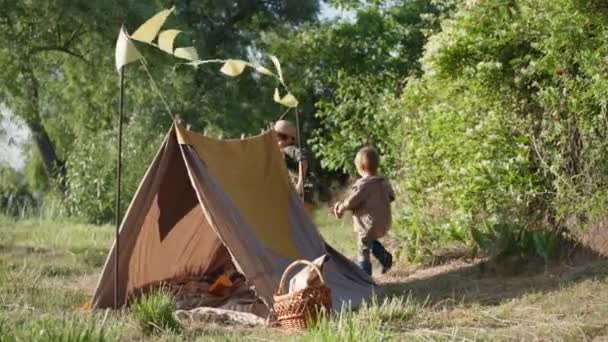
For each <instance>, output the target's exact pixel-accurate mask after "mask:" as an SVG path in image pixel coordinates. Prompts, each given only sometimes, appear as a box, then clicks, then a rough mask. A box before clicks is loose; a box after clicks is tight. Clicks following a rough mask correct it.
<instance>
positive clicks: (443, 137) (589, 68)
mask: <svg viewBox="0 0 608 342" xmlns="http://www.w3.org/2000/svg"><path fill="white" fill-rule="evenodd" d="M594 6H596V7H597V4H591V3H582V2H580V1H575V0H559V1H544V0H542V1H517V2H515V1H499V0H494V1H476V2H468V3H462V4H460V5H459V6H458V9H457V10H456V11H455V12H454V13H453V15H451V16H450V17H449V18H446V19H444V20H443V21H442V24H441V32H439V33H437V34H435V35H433V36H431V37H430V38H429V41H428V43H427V44H426V46H425V53H424V57H423V58H422V70H423V72H424V74H423V75H422V76H421V77H419V78H418V79H416V80H413V81H410V82H409V83H408V85H407V87H406V88H405V90H404V92H403V94H404V95H403V96H402V98H401V99H400V100H399V102H400V105H398V106H399V107H398V108H400V111H401V113H403V120H402V122H401V131H402V134H403V136H404V139H405V145H406V146H405V149H404V153H403V154H402V155H401V158H400V160H401V161H402V163H403V166H404V168H403V170H402V171H403V177H404V180H403V181H402V182H401V184H400V185H401V186H402V190H403V192H404V193H406V194H408V196H409V198H408V200H407V201H406V203H405V204H406V205H409V206H411V208H412V210H413V211H415V212H414V213H413V214H412V213H411V214H409V217H410V218H408V216H405V218H406V220H409V221H412V219H411V217H415V218H417V219H416V221H415V222H424V223H425V224H427V225H428V224H429V223H430V224H431V225H432V227H431V228H430V229H427V231H429V230H430V231H438V232H443V234H441V233H440V234H438V236H437V237H435V238H433V241H440V240H441V239H443V237H442V236H449V235H451V233H450V231H451V229H450V228H446V229H443V228H441V226H442V225H445V224H448V223H449V224H450V225H452V224H458V225H459V226H460V228H458V230H459V231H463V230H464V231H471V232H480V231H485V232H486V233H487V234H489V236H491V238H490V240H491V241H492V243H491V244H490V245H492V246H493V247H491V249H494V250H495V251H499V252H500V251H501V250H512V249H513V248H517V249H519V250H520V251H522V252H524V253H527V251H532V253H533V254H537V255H540V256H542V257H543V258H545V259H546V258H548V257H549V255H550V254H551V251H550V250H551V247H550V246H552V245H554V244H555V242H554V241H555V239H557V233H550V232H549V233H546V232H541V233H536V232H530V231H536V230H537V229H539V228H542V229H547V228H549V229H550V230H555V231H559V230H560V229H561V228H562V227H563V226H564V225H565V222H567V220H568V218H571V217H574V216H576V217H583V218H587V219H593V218H596V217H598V215H602V214H601V213H602V209H601V208H604V207H605V204H606V196H605V194H606V184H608V182H607V181H606V180H608V172H606V170H607V168H606V162H605V160H606V158H605V156H606V155H607V152H608V150H607V149H606V139H605V137H604V136H605V134H606V130H605V129H604V128H603V127H605V123H606V122H607V121H606V117H607V116H606V115H607V114H606V106H605V99H604V98H605V94H606V93H607V90H608V87H607V86H606V84H605V82H604V81H603V79H605V78H606V77H604V76H603V75H605V74H606V73H607V72H608V69H607V68H606V67H605V63H602V62H601V60H602V59H603V58H604V57H603V56H604V55H605V54H604V51H606V49H608V45H606V43H605V42H606V39H605V32H606V28H607V27H608V26H607V25H608V22H607V21H606V19H605V16H604V14H603V13H605V10H601V8H602V7H601V6H600V7H599V8H600V9H599V10H597V9H594V8H595V7H594ZM583 221H584V219H583ZM400 228H401V229H405V230H408V229H409V228H408V227H400ZM545 234H549V235H545ZM551 234H553V235H552V236H551ZM404 235H407V233H406V234H404ZM410 235H411V234H410ZM459 235H460V234H459ZM466 235H467V236H468V234H466ZM471 235H474V236H472V237H467V239H469V238H473V239H474V240H475V241H476V242H477V243H479V244H481V245H486V244H484V243H483V242H482V240H483V239H480V236H479V234H477V233H475V234H471ZM489 236H486V237H488V238H489ZM433 241H430V243H431V245H432V243H433ZM505 241H506V242H505ZM510 244H514V245H515V246H510ZM486 247H488V246H487V245H486Z"/></svg>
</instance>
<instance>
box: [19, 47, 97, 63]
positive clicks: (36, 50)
mask: <svg viewBox="0 0 608 342" xmlns="http://www.w3.org/2000/svg"><path fill="white" fill-rule="evenodd" d="M42 52H61V53H65V54H67V55H70V56H72V57H75V58H78V59H80V60H81V61H83V62H84V63H86V64H88V65H91V63H90V62H89V61H88V60H87V59H86V58H84V56H83V55H81V54H79V53H77V52H74V51H72V50H70V49H68V48H67V45H66V46H58V45H49V46H39V47H35V48H32V49H31V50H30V54H32V55H35V54H38V53H42Z"/></svg>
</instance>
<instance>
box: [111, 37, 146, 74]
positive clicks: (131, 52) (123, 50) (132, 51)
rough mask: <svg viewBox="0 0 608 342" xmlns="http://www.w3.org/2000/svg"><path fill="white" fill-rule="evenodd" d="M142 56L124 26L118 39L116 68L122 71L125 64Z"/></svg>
mask: <svg viewBox="0 0 608 342" xmlns="http://www.w3.org/2000/svg"><path fill="white" fill-rule="evenodd" d="M142 58H143V56H142V55H141V53H139V51H138V50H137V48H136V47H135V45H134V44H133V42H132V41H131V39H129V35H128V34H127V32H126V31H125V28H124V27H122V28H121V29H120V32H119V33H118V40H117V41H116V70H117V71H118V72H120V69H122V67H123V66H125V65H127V64H129V63H133V62H135V61H137V60H140V59H142Z"/></svg>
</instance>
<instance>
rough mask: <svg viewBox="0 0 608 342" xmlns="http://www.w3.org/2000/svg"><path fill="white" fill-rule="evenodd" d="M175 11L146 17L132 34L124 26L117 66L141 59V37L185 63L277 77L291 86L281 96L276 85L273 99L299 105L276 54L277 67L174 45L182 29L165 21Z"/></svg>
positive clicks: (234, 74)
mask: <svg viewBox="0 0 608 342" xmlns="http://www.w3.org/2000/svg"><path fill="white" fill-rule="evenodd" d="M174 11H175V7H171V8H169V9H165V10H162V11H160V12H158V13H156V14H155V15H154V16H152V17H151V18H150V19H148V20H146V22H144V23H143V24H142V25H141V26H140V27H139V28H138V29H137V30H135V32H134V33H133V34H132V35H131V36H130V37H129V34H128V32H127V31H125V29H124V28H121V30H120V34H119V35H118V42H117V43H116V69H117V70H118V71H120V69H121V68H122V67H123V66H125V65H127V64H129V63H132V62H134V61H136V60H139V59H141V58H143V57H142V55H141V54H140V53H139V51H137V49H136V48H135V45H134V44H133V42H132V41H131V39H133V40H137V41H139V42H142V43H146V44H148V45H151V46H154V47H156V48H158V49H159V50H161V51H164V52H166V53H168V54H171V55H173V56H175V57H177V58H181V59H185V60H187V61H188V62H186V63H183V64H189V65H192V66H194V67H198V66H200V65H203V64H207V63H222V64H223V66H222V68H221V69H220V72H222V73H223V74H225V75H227V76H230V77H237V76H239V75H241V74H242V73H243V72H244V71H245V68H247V67H250V68H252V69H253V70H255V71H257V72H258V73H260V74H263V75H266V76H270V77H273V78H275V79H276V80H277V81H279V83H280V84H281V85H282V86H283V88H284V89H285V90H287V94H286V95H285V96H281V94H280V92H279V89H278V88H277V89H275V92H274V96H273V99H274V101H275V102H276V103H279V104H281V105H283V106H286V107H289V108H295V107H297V106H298V100H297V99H296V97H295V96H293V94H291V93H290V92H289V89H288V88H287V85H286V84H285V80H284V79H283V71H282V70H281V63H280V62H279V59H278V58H277V57H276V56H273V55H269V57H270V60H271V61H272V64H273V65H274V69H275V71H271V70H270V69H268V68H266V67H264V66H262V65H257V64H253V63H250V62H248V61H243V60H239V59H227V60H222V59H210V60H200V59H199V55H198V53H197V51H196V49H195V48H194V47H193V46H187V47H178V48H176V47H175V46H174V43H175V38H176V37H177V36H178V35H179V34H180V33H182V31H180V30H176V29H168V30H164V31H163V30H162V27H163V25H164V24H165V22H166V21H167V18H168V17H169V16H170V15H171V14H172V13H173V12H174Z"/></svg>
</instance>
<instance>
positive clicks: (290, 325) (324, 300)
mask: <svg viewBox="0 0 608 342" xmlns="http://www.w3.org/2000/svg"><path fill="white" fill-rule="evenodd" d="M300 264H305V265H307V266H310V267H312V268H313V269H314V270H315V271H316V272H317V273H318V274H319V278H320V279H321V283H322V285H321V286H316V287H309V288H306V289H304V290H301V291H298V292H294V293H289V294H285V281H286V279H287V275H288V274H289V272H290V271H291V270H292V269H293V268H294V267H296V266H298V265H300ZM272 311H273V318H274V319H275V320H276V323H277V325H278V326H279V327H281V328H285V329H290V330H302V329H306V328H307V327H308V325H309V324H310V323H313V322H315V321H316V320H317V319H318V318H319V317H320V316H323V315H326V314H328V313H330V312H331V291H330V290H329V287H327V286H326V285H325V278H324V277H323V273H322V272H321V270H319V268H318V267H317V266H316V265H315V264H313V263H311V262H309V261H306V260H296V261H294V262H293V263H292V264H291V265H289V266H288V267H287V268H286V269H285V272H283V276H282V277H281V282H280V283H279V288H278V289H277V293H276V294H275V295H274V305H273V308H272Z"/></svg>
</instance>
